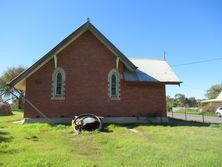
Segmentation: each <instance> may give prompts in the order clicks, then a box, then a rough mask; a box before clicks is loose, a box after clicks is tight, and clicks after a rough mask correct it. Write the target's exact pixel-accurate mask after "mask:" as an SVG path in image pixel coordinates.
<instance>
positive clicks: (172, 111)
mask: <svg viewBox="0 0 222 167" xmlns="http://www.w3.org/2000/svg"><path fill="white" fill-rule="evenodd" d="M172 118H173V110H172Z"/></svg>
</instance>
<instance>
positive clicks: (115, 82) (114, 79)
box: [108, 69, 120, 100]
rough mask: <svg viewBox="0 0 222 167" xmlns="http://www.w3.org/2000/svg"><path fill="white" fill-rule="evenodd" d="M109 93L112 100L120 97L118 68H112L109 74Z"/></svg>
mask: <svg viewBox="0 0 222 167" xmlns="http://www.w3.org/2000/svg"><path fill="white" fill-rule="evenodd" d="M108 83H109V84H108V87H109V88H108V95H109V97H110V98H111V100H119V99H120V76H119V73H118V71H117V70H116V69H112V70H111V71H110V72H109V74H108Z"/></svg>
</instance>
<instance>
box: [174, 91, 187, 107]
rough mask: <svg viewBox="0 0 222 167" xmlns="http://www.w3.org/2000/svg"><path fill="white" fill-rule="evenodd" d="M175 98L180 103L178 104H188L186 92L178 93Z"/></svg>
mask: <svg viewBox="0 0 222 167" xmlns="http://www.w3.org/2000/svg"><path fill="white" fill-rule="evenodd" d="M174 97H175V100H176V103H177V104H178V106H183V107H184V106H186V104H187V100H186V96H185V95H184V94H181V93H177V94H175V96H174Z"/></svg>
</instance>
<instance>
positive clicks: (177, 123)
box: [104, 118, 212, 129]
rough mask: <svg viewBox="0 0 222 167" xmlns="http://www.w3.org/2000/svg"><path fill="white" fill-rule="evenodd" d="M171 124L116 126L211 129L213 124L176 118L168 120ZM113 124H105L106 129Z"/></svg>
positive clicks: (121, 125)
mask: <svg viewBox="0 0 222 167" xmlns="http://www.w3.org/2000/svg"><path fill="white" fill-rule="evenodd" d="M168 119H169V122H163V123H147V124H139V123H131V124H114V125H115V126H120V127H126V128H129V129H133V128H136V127H138V126H171V127H176V126H195V127H209V126H211V125H212V124H210V123H201V122H196V121H185V120H180V119H175V118H168ZM109 125H111V124H105V125H104V127H108V126H109Z"/></svg>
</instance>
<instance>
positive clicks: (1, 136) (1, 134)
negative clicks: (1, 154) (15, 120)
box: [0, 131, 13, 143]
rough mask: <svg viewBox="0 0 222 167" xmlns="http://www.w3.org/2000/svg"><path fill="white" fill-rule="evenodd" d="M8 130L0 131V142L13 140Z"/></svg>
mask: <svg viewBox="0 0 222 167" xmlns="http://www.w3.org/2000/svg"><path fill="white" fill-rule="evenodd" d="M8 135H9V133H8V132H2V131H0V143H2V142H10V141H11V140H12V138H13V137H12V136H8Z"/></svg>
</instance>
